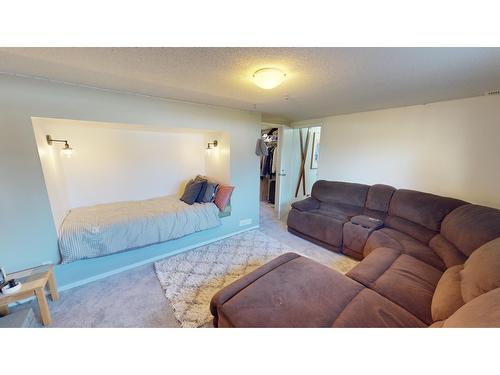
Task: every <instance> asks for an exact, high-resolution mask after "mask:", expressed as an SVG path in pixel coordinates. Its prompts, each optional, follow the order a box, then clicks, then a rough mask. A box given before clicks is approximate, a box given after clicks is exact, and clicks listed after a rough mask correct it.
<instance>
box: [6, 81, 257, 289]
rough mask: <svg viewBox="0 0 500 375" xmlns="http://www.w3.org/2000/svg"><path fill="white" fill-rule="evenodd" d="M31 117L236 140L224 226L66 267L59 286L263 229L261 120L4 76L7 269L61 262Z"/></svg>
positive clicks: (237, 113) (58, 272)
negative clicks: (258, 150)
mask: <svg viewBox="0 0 500 375" xmlns="http://www.w3.org/2000/svg"><path fill="white" fill-rule="evenodd" d="M31 117H47V118H58V119H61V118H62V119H64V118H65V119H73V120H83V121H99V122H116V123H125V124H140V125H145V126H147V125H154V126H166V127H173V128H182V127H186V128H197V129H198V128H199V129H210V130H215V131H225V132H227V133H228V134H229V139H230V150H231V159H230V180H231V183H232V184H233V185H234V186H235V187H236V189H235V191H234V193H233V197H232V199H231V202H232V214H231V216H229V217H227V218H223V219H222V222H223V225H222V226H220V227H218V228H214V229H210V230H207V231H204V232H199V233H196V234H193V235H190V236H187V237H184V238H181V239H178V240H174V241H169V242H166V243H163V244H157V245H152V246H148V247H145V248H141V249H136V250H131V251H127V252H123V253H119V254H115V255H111V256H107V257H102V258H97V259H91V260H84V261H79V262H74V263H71V264H68V265H60V266H58V267H57V268H56V275H57V277H58V282H59V285H60V286H62V287H65V286H68V285H74V284H78V283H79V282H81V281H82V280H89V279H93V278H98V277H99V276H100V275H105V274H109V273H112V272H114V271H116V270H119V269H123V268H126V267H128V266H130V265H133V264H138V263H141V262H145V261H148V260H150V259H153V258H158V257H160V256H162V255H167V254H169V253H172V252H176V251H178V250H179V249H184V248H189V247H193V246H195V245H196V244H199V243H203V242H207V241H210V240H211V239H216V238H220V237H224V236H227V235H229V234H231V233H235V232H238V231H240V230H242V229H245V227H240V226H239V222H240V220H242V219H248V218H250V219H252V225H251V226H255V225H258V223H259V159H258V157H256V156H255V154H254V147H255V140H256V139H257V137H258V136H259V135H260V121H261V115H260V113H257V112H251V111H239V110H232V109H226V108H220V107H214V106H206V105H198V104H191V103H184V102H176V101H166V100H161V99H153V98H148V97H142V96H136V95H129V94H120V93H115V92H109V91H104V90H97V89H91V88H82V87H77V86H71V85H65V84H59V83H54V82H49V81H45V80H35V79H29V78H20V77H14V76H10V75H4V74H0V174H1V177H0V265H2V266H3V267H5V268H6V269H7V270H8V271H14V270H19V269H24V268H27V267H33V266H37V265H40V264H42V263H44V262H52V263H55V264H57V263H58V262H59V261H60V259H59V251H58V248H57V231H56V228H55V226H54V221H53V218H52V213H51V208H50V204H49V199H48V195H47V189H46V187H45V181H44V178H43V173H42V169H41V164H40V159H39V156H38V152H37V147H36V142H35V138H34V133H33V127H32V121H31Z"/></svg>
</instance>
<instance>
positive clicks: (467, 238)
mask: <svg viewBox="0 0 500 375" xmlns="http://www.w3.org/2000/svg"><path fill="white" fill-rule="evenodd" d="M441 234H442V235H443V237H445V238H446V239H447V240H448V241H449V242H451V243H452V244H453V245H454V246H455V247H456V248H457V249H458V250H459V251H460V252H461V253H462V254H464V255H465V256H467V257H468V256H470V255H471V254H472V252H473V251H474V250H476V249H477V248H479V247H480V246H481V245H483V244H485V243H486V242H488V241H491V240H493V239H495V238H497V237H500V210H498V209H496V208H491V207H485V206H478V205H474V204H467V205H465V206H461V207H459V208H457V209H456V210H454V211H453V212H452V213H450V214H449V215H448V216H446V218H445V219H444V220H443V224H442V227H441Z"/></svg>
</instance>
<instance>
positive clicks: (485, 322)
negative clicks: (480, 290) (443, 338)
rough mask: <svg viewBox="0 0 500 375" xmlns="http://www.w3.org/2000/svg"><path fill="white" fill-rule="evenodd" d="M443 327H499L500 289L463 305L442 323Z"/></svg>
mask: <svg viewBox="0 0 500 375" xmlns="http://www.w3.org/2000/svg"><path fill="white" fill-rule="evenodd" d="M443 327H444V328H450V327H458V328H467V327H483V328H487V327H500V288H496V289H494V290H492V291H489V292H488V293H484V294H482V295H480V296H479V297H477V298H475V299H474V300H473V301H471V302H469V303H466V304H465V305H463V306H462V307H461V308H459V309H458V310H457V311H456V312H455V313H454V314H453V315H452V316H450V317H449V318H448V319H446V320H445V321H444V325H443Z"/></svg>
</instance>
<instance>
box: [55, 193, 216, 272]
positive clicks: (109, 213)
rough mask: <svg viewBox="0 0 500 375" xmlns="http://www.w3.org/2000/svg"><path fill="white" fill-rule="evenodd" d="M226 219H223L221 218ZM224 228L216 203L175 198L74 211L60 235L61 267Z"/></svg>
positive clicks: (107, 205)
mask: <svg viewBox="0 0 500 375" xmlns="http://www.w3.org/2000/svg"><path fill="white" fill-rule="evenodd" d="M221 216H223V215H221ZM220 224H221V220H220V215H219V209H218V208H217V206H216V205H215V204H214V203H194V204H193V205H188V204H186V203H184V202H182V201H181V200H179V197H177V196H175V195H169V196H164V197H160V198H153V199H147V200H140V201H129V202H118V203H110V204H100V205H96V206H90V207H80V208H74V209H71V210H70V211H69V213H68V214H67V215H66V217H65V218H64V220H63V222H62V224H61V228H60V231H59V250H60V252H61V257H62V263H69V262H73V261H76V260H80V259H88V258H95V257H100V256H104V255H109V254H113V253H117V252H120V251H124V250H128V249H133V248H138V247H142V246H146V245H151V244H154V243H159V242H164V241H168V240H172V239H176V238H180V237H183V236H186V235H188V234H191V233H195V232H199V231H202V230H205V229H209V228H214V227H216V226H218V225H220Z"/></svg>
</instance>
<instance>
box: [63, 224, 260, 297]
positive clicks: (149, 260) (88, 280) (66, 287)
mask: <svg viewBox="0 0 500 375" xmlns="http://www.w3.org/2000/svg"><path fill="white" fill-rule="evenodd" d="M258 228H259V225H254V226H252V227H249V228H245V229H241V230H239V231H236V232H232V233H229V234H226V235H224V236H219V237H215V238H212V239H210V240H207V241H203V242H198V243H196V244H193V245H190V246H185V247H182V248H180V249H176V250H174V251H171V252H168V253H166V254H162V255H158V256H155V257H151V258H147V259H144V260H141V261H140V262H135V263H131V264H128V265H126V266H124V267H120V268H117V269H114V270H112V271H109V272H104V273H101V274H99V275H95V276H92V277H89V278H86V279H83V280H79V281H76V282H74V283H71V284H66V285H63V286H61V287H60V288H59V291H61V292H62V291H64V290H69V289H73V288H76V287H78V286H82V285H85V284H88V283H91V282H93V281H97V280H101V279H104V278H106V277H109V276H112V275H116V274H118V273H121V272H124V271H128V270H131V269H133V268H136V267H140V266H143V265H145V264H148V263H153V262H156V261H158V260H160V259H164V258H168V257H171V256H173V255H177V254H180V253H183V252H185V251H188V250H192V249H195V248H197V247H200V246H205V245H208V244H210V243H213V242H216V241H220V240H223V239H224V238H228V237H231V236H235V235H237V234H240V233H243V232H248V231H249V230H254V229H258Z"/></svg>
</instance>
